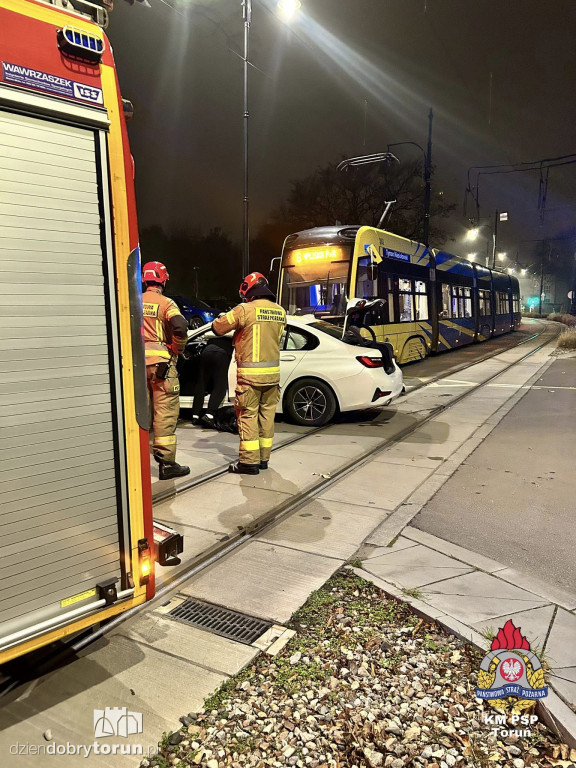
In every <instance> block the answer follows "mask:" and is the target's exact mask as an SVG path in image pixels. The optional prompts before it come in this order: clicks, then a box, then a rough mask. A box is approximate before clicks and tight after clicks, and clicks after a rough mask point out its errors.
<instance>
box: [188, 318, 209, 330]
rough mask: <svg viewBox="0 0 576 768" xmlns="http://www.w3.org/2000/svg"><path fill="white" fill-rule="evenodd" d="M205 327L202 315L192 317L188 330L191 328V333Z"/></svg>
mask: <svg viewBox="0 0 576 768" xmlns="http://www.w3.org/2000/svg"><path fill="white" fill-rule="evenodd" d="M203 325H206V323H205V322H204V320H202V318H201V317H200V315H192V317H191V318H190V321H189V322H188V328H190V330H191V331H195V330H196V328H201V327H202V326H203Z"/></svg>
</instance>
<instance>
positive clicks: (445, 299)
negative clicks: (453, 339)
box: [440, 283, 452, 318]
mask: <svg viewBox="0 0 576 768" xmlns="http://www.w3.org/2000/svg"><path fill="white" fill-rule="evenodd" d="M440 317H443V318H446V317H452V300H451V294H450V286H449V285H446V284H445V283H442V310H441V312H440Z"/></svg>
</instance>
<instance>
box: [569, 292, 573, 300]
mask: <svg viewBox="0 0 576 768" xmlns="http://www.w3.org/2000/svg"><path fill="white" fill-rule="evenodd" d="M568 298H569V299H570V301H572V299H573V298H574V291H568Z"/></svg>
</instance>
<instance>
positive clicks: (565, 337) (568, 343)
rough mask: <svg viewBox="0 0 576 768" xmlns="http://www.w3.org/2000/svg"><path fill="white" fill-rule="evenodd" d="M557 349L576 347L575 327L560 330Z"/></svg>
mask: <svg viewBox="0 0 576 768" xmlns="http://www.w3.org/2000/svg"><path fill="white" fill-rule="evenodd" d="M558 349H576V327H574V328H566V330H565V331H562V333H561V334H560V336H559V337H558Z"/></svg>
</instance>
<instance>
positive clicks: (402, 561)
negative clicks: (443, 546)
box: [362, 544, 471, 591]
mask: <svg viewBox="0 0 576 768" xmlns="http://www.w3.org/2000/svg"><path fill="white" fill-rule="evenodd" d="M362 567H363V568H364V569H365V570H367V571H368V572H369V573H372V574H374V575H375V576H378V577H379V578H381V579H384V580H385V581H391V582H392V583H393V584H395V585H397V586H399V587H400V588H403V589H412V588H414V587H423V586H424V585H426V584H431V583H432V582H436V581H442V580H444V579H446V578H451V577H453V576H461V575H463V574H465V573H470V571H471V567H470V566H467V565H466V564H465V563H460V562H458V561H457V560H453V559H452V558H451V557H447V556H446V555H442V554H440V553H439V552H435V551H434V550H433V549H429V548H428V547H423V546H422V545H421V544H416V546H414V547H403V548H402V549H400V550H395V548H394V547H390V550H389V551H388V552H386V553H384V554H381V555H380V556H377V557H371V558H370V560H367V561H366V562H363V565H362ZM424 591H427V590H424Z"/></svg>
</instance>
